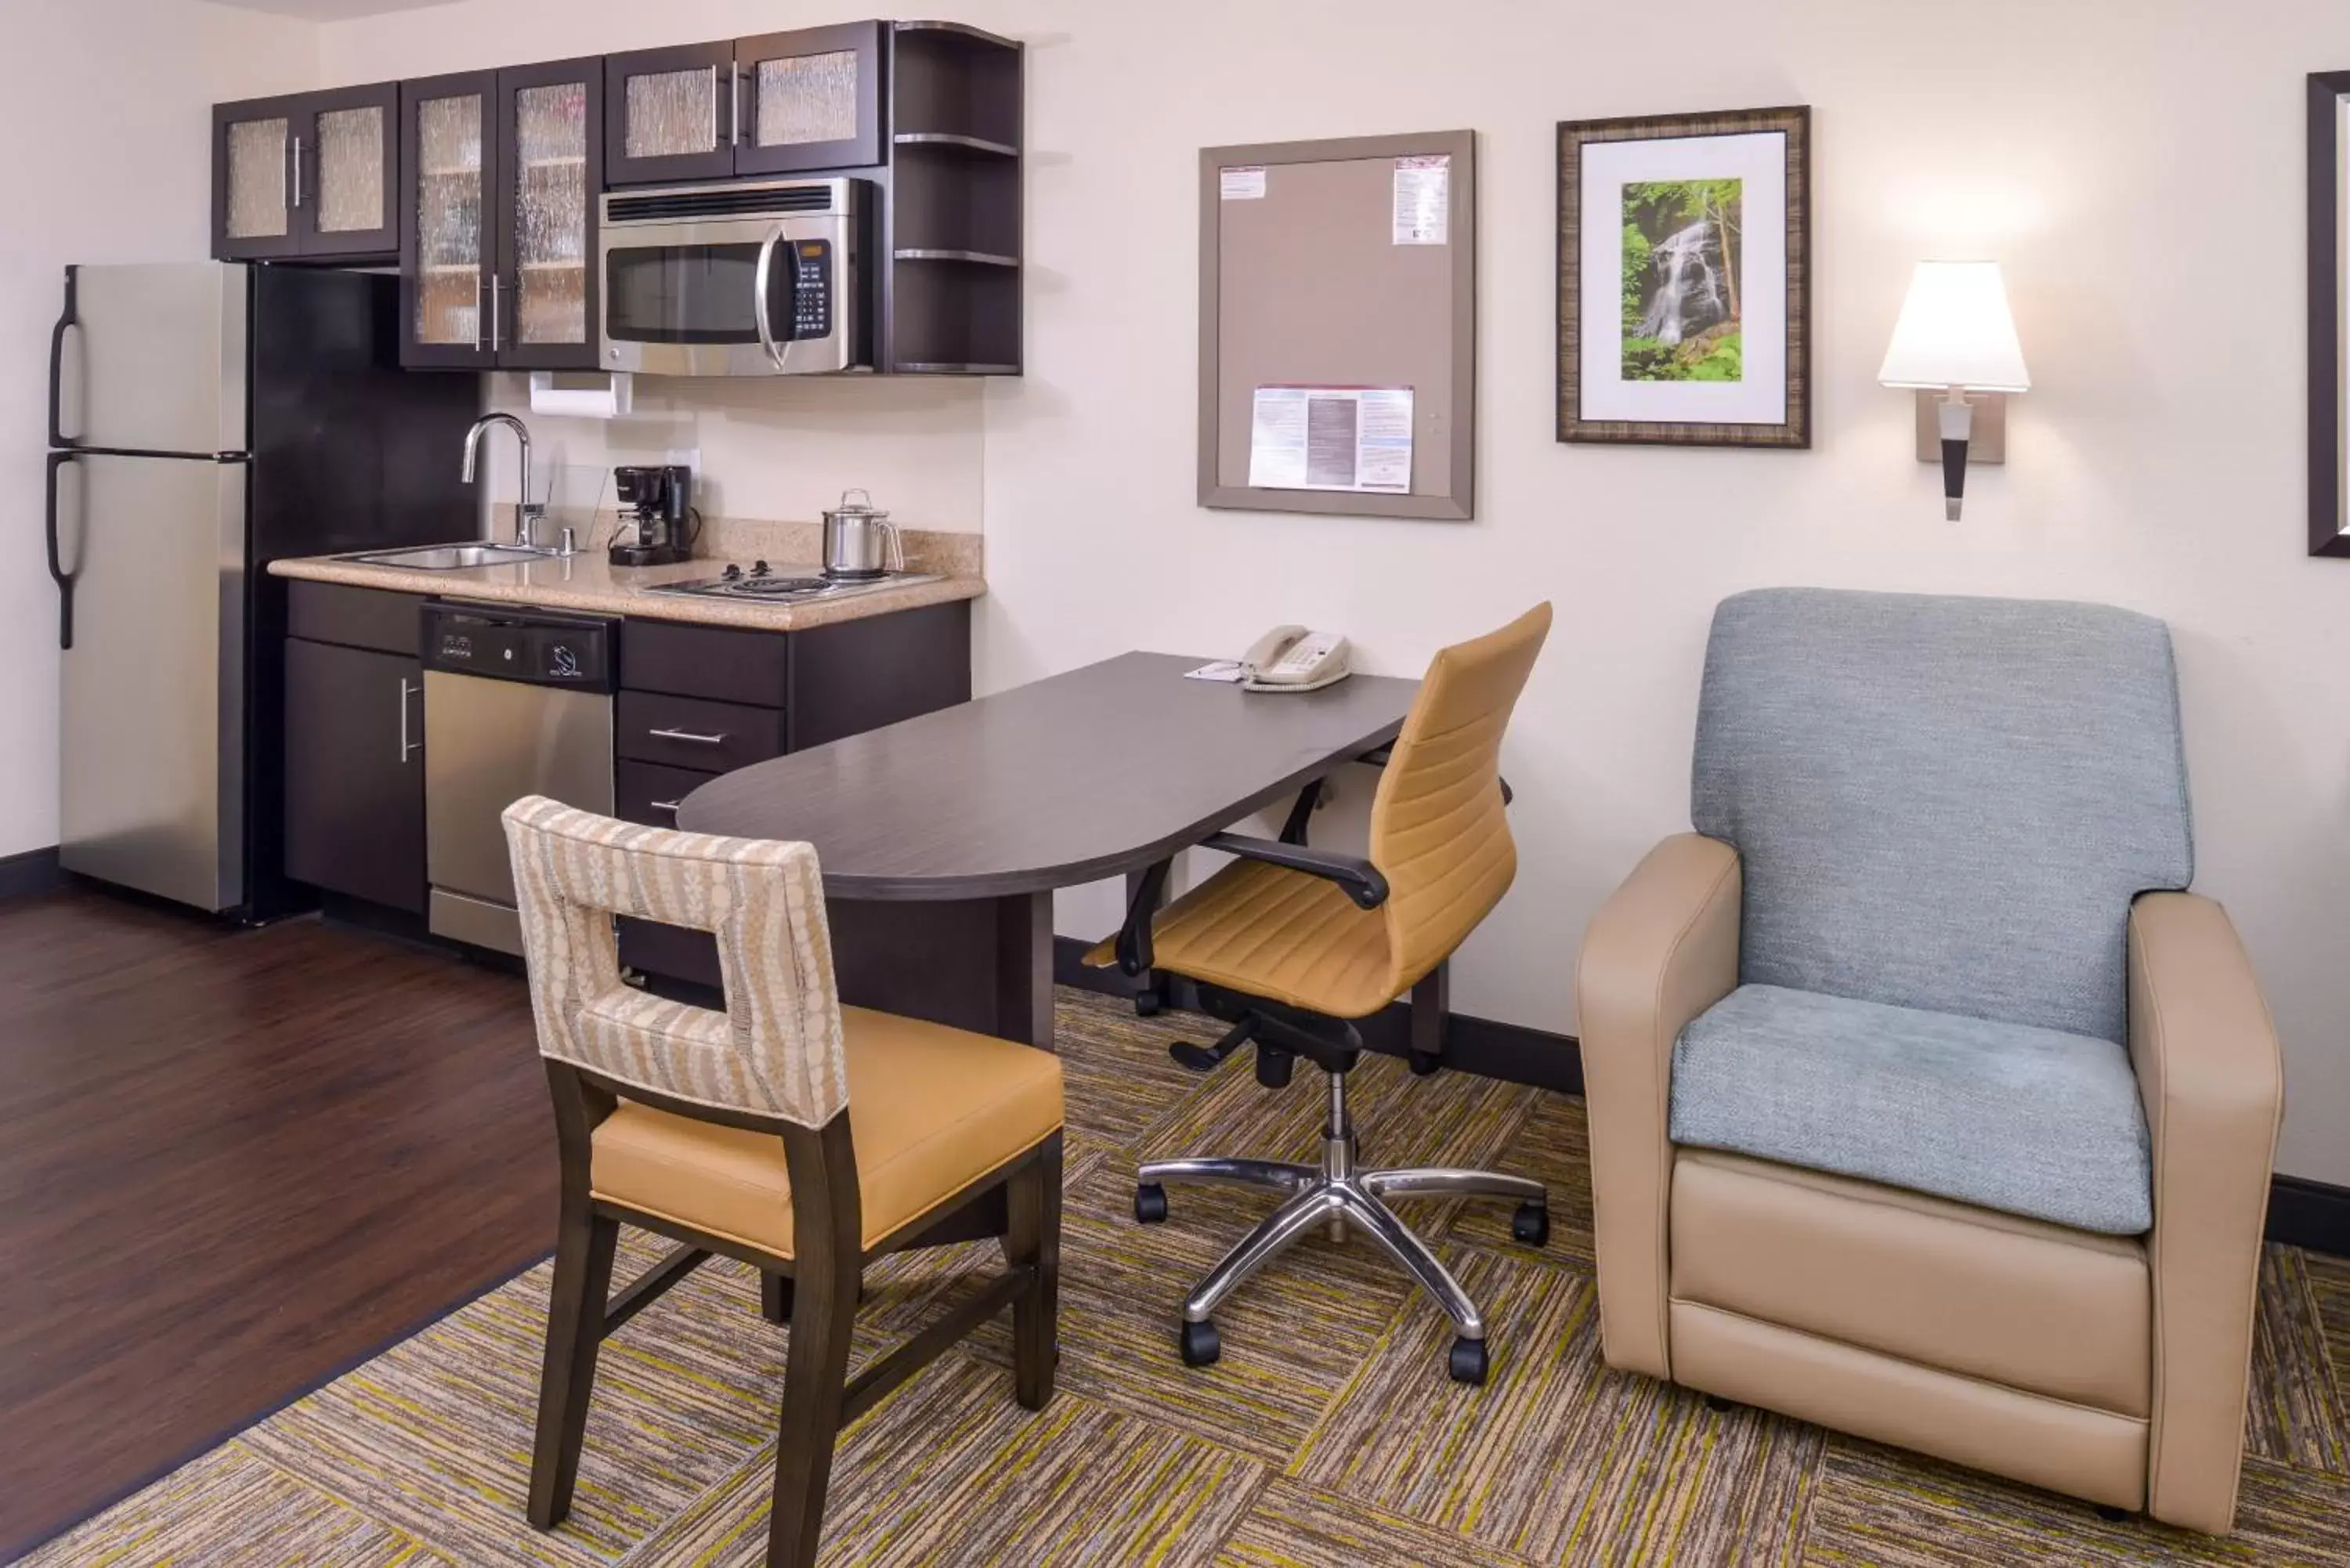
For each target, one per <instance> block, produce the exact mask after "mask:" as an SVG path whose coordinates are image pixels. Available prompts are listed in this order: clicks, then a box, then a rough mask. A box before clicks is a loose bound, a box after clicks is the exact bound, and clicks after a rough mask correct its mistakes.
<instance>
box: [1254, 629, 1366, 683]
mask: <svg viewBox="0 0 2350 1568" xmlns="http://www.w3.org/2000/svg"><path fill="white" fill-rule="evenodd" d="M1347 652H1348V649H1347V639H1346V637H1345V636H1344V634H1342V633H1339V632H1335V631H1309V630H1307V629H1306V628H1304V627H1302V626H1277V627H1274V628H1273V629H1272V630H1271V631H1268V632H1266V633H1265V634H1264V635H1263V637H1261V638H1258V639H1256V641H1255V642H1254V643H1253V644H1251V645H1250V647H1249V650H1248V651H1247V652H1246V653H1243V654H1242V655H1241V686H1242V689H1243V690H1244V691H1315V690H1316V689H1318V688H1320V687H1324V686H1330V685H1334V684H1336V682H1338V681H1341V680H1345V679H1347V676H1348V675H1349V674H1351V673H1352V672H1353V671H1352V669H1351V667H1350V666H1349V664H1348V662H1347Z"/></svg>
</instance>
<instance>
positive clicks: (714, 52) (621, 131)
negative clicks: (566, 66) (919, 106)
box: [604, 22, 888, 185]
mask: <svg viewBox="0 0 2350 1568" xmlns="http://www.w3.org/2000/svg"><path fill="white" fill-rule="evenodd" d="M886 26H888V24H886V23H882V22H847V23H842V24H840V25H838V26H828V27H803V28H799V29H797V30H795V31H793V32H788V33H769V34H764V35H763V36H758V37H754V38H739V39H735V40H733V41H732V42H727V43H717V44H691V45H686V46H683V47H676V48H665V49H639V50H637V51H636V52H634V53H631V54H625V55H613V56H610V57H608V58H607V59H606V61H605V83H606V90H607V92H608V108H607V110H606V116H605V127H606V131H605V162H604V171H605V180H606V182H607V183H608V184H613V185H644V184H660V183H668V182H683V181H693V180H724V179H730V178H732V177H733V176H735V175H738V174H795V173H800V172H804V171H811V170H818V169H860V168H868V167H870V166H872V165H875V164H878V163H881V162H884V161H886V154H885V152H884V149H883V142H882V137H883V119H884V109H883V106H884V103H885V101H886V98H887V92H886V88H887V87H888V83H887V81H886V79H885V75H886V72H887V69H888V61H887V56H886V54H885V52H884V50H883V48H882V36H883V29H884V28H885V27H886Z"/></svg>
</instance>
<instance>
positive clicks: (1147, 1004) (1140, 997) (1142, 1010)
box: [1134, 991, 1166, 1018]
mask: <svg viewBox="0 0 2350 1568" xmlns="http://www.w3.org/2000/svg"><path fill="white" fill-rule="evenodd" d="M1165 1005H1166V1003H1165V1002H1161V1001H1160V1000H1159V993H1158V992H1155V991H1138V992H1135V993H1134V1015H1135V1016H1136V1017H1137V1018H1156V1017H1158V1016H1159V1009H1160V1008H1161V1007H1163V1006H1165Z"/></svg>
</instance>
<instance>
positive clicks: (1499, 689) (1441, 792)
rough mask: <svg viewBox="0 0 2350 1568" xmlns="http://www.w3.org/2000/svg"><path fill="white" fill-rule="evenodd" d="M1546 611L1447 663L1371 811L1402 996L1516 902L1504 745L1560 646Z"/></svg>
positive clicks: (1453, 654)
mask: <svg viewBox="0 0 2350 1568" xmlns="http://www.w3.org/2000/svg"><path fill="white" fill-rule="evenodd" d="M1550 620H1551V611H1550V606H1549V604H1548V603H1544V604H1539V605H1536V606H1535V607H1534V608H1533V609H1530V610H1528V611H1527V612H1526V613H1525V614H1523V615H1522V616H1520V617H1519V618H1517V619H1515V620H1513V621H1512V622H1511V623H1510V624H1509V625H1507V626H1505V627H1503V628H1502V629H1501V630H1499V631H1495V632H1491V633H1488V634H1487V635H1485V636H1483V637H1481V638H1477V639H1473V640H1471V641H1469V642H1462V643H1456V644H1454V645H1453V646H1452V647H1451V648H1448V649H1443V650H1441V651H1440V652H1439V653H1438V654H1437V656H1436V658H1435V659H1434V660H1433V661H1432V662H1431V663H1430V665H1429V667H1428V676H1427V679H1426V680H1423V681H1422V682H1421V684H1420V689H1419V700H1418V701H1415V702H1413V703H1412V705H1411V713H1410V716H1409V717H1408V718H1406V719H1405V720H1404V722H1403V732H1402V733H1401V734H1399V735H1398V736H1397V737H1396V743H1395V752H1394V754H1393V755H1392V756H1391V757H1390V758H1389V759H1388V765H1387V771H1386V772H1385V774H1382V776H1381V777H1380V779H1379V791H1378V795H1377V796H1376V797H1375V798H1374V799H1373V800H1372V802H1371V843H1370V850H1371V864H1373V865H1374V866H1377V867H1378V868H1379V871H1380V874H1381V875H1383V876H1385V877H1387V879H1388V901H1387V903H1386V905H1385V906H1384V908H1385V909H1386V911H1387V920H1388V953H1389V955H1390V958H1391V961H1392V962H1393V963H1394V965H1395V974H1394V981H1395V990H1396V991H1397V992H1399V993H1400V992H1403V991H1404V990H1405V989H1407V988H1409V986H1411V985H1413V984H1414V983H1416V982H1417V981H1419V980H1420V978H1421V977H1422V976H1424V975H1426V974H1427V973H1428V972H1429V971H1430V970H1432V969H1434V968H1435V967H1436V966H1437V965H1438V964H1440V963H1441V962H1443V961H1445V960H1446V959H1447V958H1449V957H1451V953H1452V950H1453V949H1455V948H1457V947H1459V946H1460V945H1461V942H1462V941H1463V940H1466V939H1467V937H1468V935H1469V933H1470V932H1471V931H1472V930H1475V929H1477V923H1478V922H1479V921H1481V920H1482V919H1484V918H1485V917H1486V915H1488V914H1489V913H1491V912H1492V908H1493V906H1494V905H1496V904H1498V903H1500V902H1501V901H1502V895H1503V893H1505V892H1507V891H1509V888H1510V882H1511V879H1512V878H1513V877H1515V876H1516V875H1517V870H1518V850H1517V846H1516V844H1515V843H1514V842H1513V841H1512V839H1511V837H1510V823H1509V816H1508V814H1507V813H1506V812H1505V811H1504V810H1503V805H1502V734H1503V731H1504V730H1506V729H1507V728H1508V727H1509V722H1510V711H1511V710H1512V709H1513V708H1514V707H1516V706H1517V701H1518V693H1519V692H1521V691H1524V690H1525V685H1526V677H1527V675H1528V674H1529V673H1530V672H1532V670H1534V656H1535V655H1536V654H1539V653H1540V652H1541V651H1542V645H1543V639H1544V638H1546V637H1548V636H1549V635H1550Z"/></svg>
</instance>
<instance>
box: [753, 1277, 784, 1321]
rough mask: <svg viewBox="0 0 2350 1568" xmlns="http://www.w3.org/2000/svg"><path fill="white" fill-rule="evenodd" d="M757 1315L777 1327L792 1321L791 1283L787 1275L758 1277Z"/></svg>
mask: <svg viewBox="0 0 2350 1568" xmlns="http://www.w3.org/2000/svg"><path fill="white" fill-rule="evenodd" d="M759 1315H760V1316H761V1317H763V1318H765V1319H766V1320H767V1321H768V1322H769V1323H772V1324H778V1325H781V1324H789V1323H790V1322H791V1321H792V1282H791V1276H790V1275H788V1274H769V1273H762V1274H761V1275H760V1276H759Z"/></svg>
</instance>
